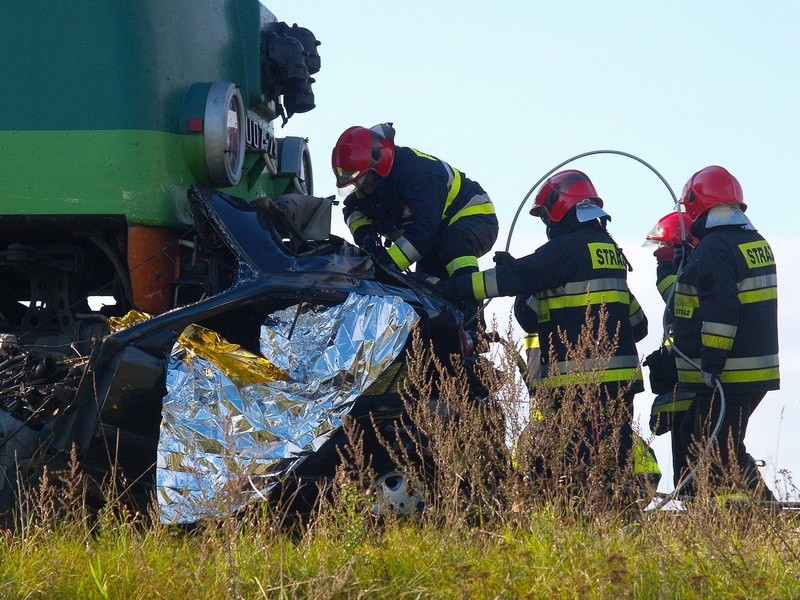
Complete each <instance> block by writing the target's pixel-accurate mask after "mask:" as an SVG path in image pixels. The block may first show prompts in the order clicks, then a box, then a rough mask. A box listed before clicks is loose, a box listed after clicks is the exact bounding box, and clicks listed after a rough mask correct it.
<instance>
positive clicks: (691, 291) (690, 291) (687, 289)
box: [675, 282, 697, 296]
mask: <svg viewBox="0 0 800 600" xmlns="http://www.w3.org/2000/svg"><path fill="white" fill-rule="evenodd" d="M675 293H676V294H684V295H686V296H697V288H696V287H694V286H693V285H689V284H687V283H680V282H678V283H677V284H675Z"/></svg>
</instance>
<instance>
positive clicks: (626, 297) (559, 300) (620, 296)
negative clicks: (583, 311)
mask: <svg viewBox="0 0 800 600" xmlns="http://www.w3.org/2000/svg"><path fill="white" fill-rule="evenodd" d="M611 302H619V303H621V304H628V303H629V302H630V292H623V291H619V290H605V291H602V292H589V293H588V294H586V293H584V294H576V295H571V296H556V297H550V298H540V299H539V310H541V311H542V312H544V311H545V310H554V309H559V308H577V307H580V306H586V305H587V304H603V303H606V304H609V303H611Z"/></svg>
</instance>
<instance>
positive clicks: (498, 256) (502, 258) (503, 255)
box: [492, 250, 516, 267]
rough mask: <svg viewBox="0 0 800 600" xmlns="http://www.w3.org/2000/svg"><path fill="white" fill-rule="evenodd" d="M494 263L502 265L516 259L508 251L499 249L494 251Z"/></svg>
mask: <svg viewBox="0 0 800 600" xmlns="http://www.w3.org/2000/svg"><path fill="white" fill-rule="evenodd" d="M492 260H494V264H496V265H497V266H498V267H499V266H501V265H507V264H508V263H510V262H514V261H515V260H516V259H515V258H514V257H513V256H511V255H510V254H509V253H508V252H502V251H499V250H498V251H497V252H495V253H494V258H493V259H492Z"/></svg>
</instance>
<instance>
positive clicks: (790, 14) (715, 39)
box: [264, 0, 800, 489]
mask: <svg viewBox="0 0 800 600" xmlns="http://www.w3.org/2000/svg"><path fill="white" fill-rule="evenodd" d="M264 3H265V4H266V5H267V6H268V7H269V8H270V9H271V10H272V12H273V13H275V15H276V16H277V17H278V19H280V20H283V21H286V22H287V23H289V24H292V23H297V24H298V25H301V26H303V27H307V28H309V29H311V30H312V31H313V32H314V33H315V34H316V36H317V38H318V39H319V40H320V41H321V42H322V45H321V46H320V48H319V52H320V55H321V57H322V70H321V71H320V72H319V73H318V74H317V75H316V76H315V78H316V80H317V81H316V83H315V84H314V92H315V96H316V103H317V107H316V108H315V109H314V110H313V111H311V112H309V113H306V114H300V115H295V116H294V117H293V118H292V119H291V121H290V122H289V124H288V125H287V126H286V127H285V128H283V129H281V128H280V127H279V126H278V127H276V133H277V135H279V136H283V135H299V136H303V137H307V138H309V145H310V148H311V152H312V157H313V161H314V169H315V178H314V179H315V193H316V195H322V196H326V195H331V194H334V193H335V191H336V190H335V186H334V180H333V176H332V173H331V171H330V152H331V149H332V147H333V145H334V143H335V142H336V139H337V138H338V136H339V134H340V133H341V132H342V131H343V130H344V129H346V128H347V127H349V126H351V125H364V126H371V125H374V124H376V123H379V122H382V121H392V122H393V123H394V125H395V128H396V130H397V138H396V141H397V143H398V144H400V145H408V146H413V147H416V148H418V149H420V150H422V151H424V152H427V153H430V154H434V155H436V156H438V157H439V158H442V159H443V160H446V161H448V162H450V163H451V164H452V165H453V166H455V167H457V168H459V169H461V170H462V171H464V172H465V173H466V174H467V176H469V177H471V178H473V179H476V180H477V181H479V182H480V183H481V184H482V185H483V187H484V188H485V189H486V190H487V191H488V192H489V195H490V196H491V197H492V199H493V200H494V202H495V204H496V206H497V209H498V216H499V218H500V227H501V229H500V239H499V240H498V242H497V245H496V249H502V248H504V247H505V244H506V238H507V236H508V233H509V228H510V226H511V221H512V218H513V216H514V213H515V211H516V210H517V207H518V205H519V203H520V202H521V201H522V198H523V197H524V196H525V194H526V193H527V192H528V190H529V188H530V187H531V186H532V185H533V184H534V183H535V182H536V181H537V180H538V179H539V178H540V177H541V176H542V175H544V173H545V172H547V171H548V170H550V169H551V168H552V167H554V166H556V165H557V164H558V163H560V162H562V161H564V160H567V159H568V158H570V157H572V156H574V155H576V154H579V153H582V152H586V151H590V150H597V149H614V150H620V151H624V152H628V153H631V154H635V155H637V156H639V157H641V158H642V159H644V160H646V161H647V162H649V163H650V164H652V165H653V166H654V167H655V168H656V169H658V170H659V171H660V172H661V174H662V175H663V176H664V177H665V178H666V180H667V181H668V182H669V184H670V185H671V187H672V188H673V190H674V191H675V193H676V194H680V191H681V189H682V187H683V185H684V183H685V182H686V180H687V179H688V178H689V177H690V176H691V174H692V173H694V172H695V171H697V170H699V169H701V168H702V167H705V166H707V165H710V164H720V165H722V166H725V167H726V168H728V169H729V170H730V171H731V172H732V173H734V175H736V177H737V178H738V179H739V180H740V182H741V183H742V186H743V188H744V193H745V199H746V201H747V202H748V204H749V209H748V213H747V214H748V215H749V216H750V218H751V219H752V221H753V222H754V224H755V225H756V227H758V228H759V230H760V231H761V232H762V233H763V234H764V235H765V236H766V237H767V239H768V240H769V241H770V242H771V243H772V245H773V248H774V250H775V252H776V256H777V259H778V270H779V271H778V273H779V303H780V312H781V367H782V379H783V389H782V390H781V391H779V392H772V393H770V394H768V395H767V397H766V399H765V400H764V402H763V403H762V406H761V407H760V408H759V409H758V411H757V412H756V415H755V417H754V420H753V422H752V426H751V430H750V432H749V434H748V437H747V443H748V448H749V449H750V451H751V453H752V454H753V455H754V456H755V457H756V458H763V459H766V460H767V461H768V463H770V470H769V472H768V474H767V475H768V477H769V476H770V475H771V473H772V472H774V471H775V470H778V469H789V470H790V471H792V473H794V475H795V476H797V475H798V474H800V441H795V440H794V435H793V430H794V428H795V426H796V423H797V421H798V419H800V401H799V399H800V377H798V376H795V374H794V372H793V371H795V370H796V369H795V368H794V365H795V364H796V362H797V360H800V342H798V341H796V339H795V338H797V337H798V334H799V333H800V316H795V313H796V312H797V311H795V310H794V304H795V301H794V299H795V298H797V297H798V294H800V275H798V274H796V272H797V271H800V270H798V269H796V268H795V267H794V265H793V264H792V260H793V259H794V256H796V255H798V253H800V242H799V241H798V236H797V235H796V233H795V232H796V230H797V228H798V224H797V219H795V218H790V217H789V215H793V214H795V210H794V204H795V200H794V198H795V197H796V196H797V191H796V188H797V187H798V186H800V176H797V175H795V172H796V170H797V167H798V163H799V162H800V116H798V114H799V112H800V60H798V57H800V41H799V40H800V36H799V35H798V31H800V2H797V1H796V0H778V1H771V2H752V1H748V2H743V1H738V0H729V1H726V2H723V1H719V0H713V1H706V2H696V1H694V2H693V1H687V0H675V1H672V2H668V3H659V4H658V5H656V4H655V3H649V2H592V1H588V0H585V1H569V0H564V1H560V2H541V1H537V0H529V1H527V2H517V1H514V2H502V1H500V2H496V3H492V5H490V4H489V3H485V2H477V1H464V2H455V1H449V0H448V1H439V2H430V1H428V2H422V1H416V0H411V1H406V2H402V3H401V2H381V1H373V2H361V1H355V2H346V3H342V2H339V3H333V2H323V1H321V0H310V1H306V2H297V1H296V0H291V1H290V0H275V1H270V0H265V1H264ZM570 167H571V168H578V169H581V170H583V171H585V172H586V173H587V174H588V175H589V176H590V177H591V178H592V180H593V181H594V183H595V185H596V187H597V189H598V192H599V193H600V195H601V196H602V197H603V199H604V200H605V202H606V208H607V210H608V212H609V213H610V214H611V215H612V222H611V225H610V228H609V229H610V231H611V233H612V235H614V237H615V238H616V239H617V241H618V242H619V243H620V244H621V245H622V246H623V247H624V248H625V250H626V253H627V254H628V256H629V258H630V259H631V261H632V262H633V264H634V267H635V272H634V274H633V277H632V287H633V290H634V292H635V293H636V295H637V297H639V299H640V302H641V303H642V305H643V306H644V308H645V311H646V312H647V314H648V316H649V318H650V323H651V327H650V329H651V332H652V333H651V336H649V337H648V339H647V340H645V341H644V342H643V343H641V344H640V345H639V352H640V354H643V355H644V354H647V353H649V352H650V351H651V350H652V349H654V348H655V347H656V346H657V344H658V337H659V336H660V311H661V310H662V304H661V301H660V299H659V297H658V296H657V294H656V293H655V288H654V285H653V283H654V279H655V274H654V263H653V258H652V257H651V256H649V251H648V250H646V249H642V248H640V244H641V242H642V240H643V238H644V235H645V234H646V233H647V231H648V230H649V229H650V227H651V226H652V225H653V224H654V223H655V222H656V221H657V220H658V218H659V217H661V216H662V215H663V214H665V213H666V212H668V211H669V210H671V208H672V201H671V198H670V195H669V192H668V191H667V189H666V188H665V187H664V185H663V184H662V183H661V182H660V181H659V180H658V178H657V177H655V176H654V175H653V174H652V173H650V172H649V171H648V170H647V169H645V168H644V167H642V166H641V165H639V164H638V163H636V162H634V161H632V160H630V159H627V158H622V157H618V156H596V157H590V158H585V159H581V160H579V161H577V162H575V163H572V164H571V165H570ZM529 204H530V200H529V201H528V205H529ZM790 207H791V209H792V210H791V212H790ZM527 208H528V206H527V205H526V207H525V209H524V210H523V213H522V215H521V216H520V220H519V221H518V223H517V225H516V228H515V231H514V235H513V238H512V244H511V249H512V252H513V253H514V254H515V255H523V254H527V253H529V252H532V251H533V250H534V249H535V248H536V247H537V246H539V245H540V244H542V243H543V242H544V241H545V237H544V231H543V228H542V226H541V224H540V223H538V222H535V221H534V220H533V219H532V218H531V217H529V216H527ZM336 217H340V215H338V214H337V215H336V216H335V218H334V220H335V221H336V220H337V218H336ZM335 229H336V231H337V233H339V234H340V235H343V236H344V237H348V236H347V234H346V233H345V232H346V228H343V225H342V223H341V221H340V220H338V222H337V223H336V224H335ZM482 265H483V266H485V267H488V266H491V259H490V258H489V257H487V258H486V259H484V260H483V261H482ZM490 307H491V308H492V309H493V310H494V311H496V312H498V313H499V314H500V316H501V318H500V322H501V323H505V322H506V321H507V310H508V305H507V304H503V303H501V302H496V303H492V304H491V305H490ZM651 398H652V397H651V395H650V394H649V393H647V394H640V395H639V399H638V400H637V412H638V413H640V414H642V413H645V412H646V411H648V410H649V405H650V402H651ZM654 447H655V449H656V451H657V453H658V456H659V461H660V462H661V463H662V466H663V465H665V464H667V465H668V464H669V460H668V454H669V451H668V442H667V440H666V439H665V436H662V438H658V439H656V440H655V443H654ZM668 478H669V477H668V476H667V477H666V478H665V479H668ZM668 487H669V486H666V487H665V486H662V488H664V489H667V488H668Z"/></svg>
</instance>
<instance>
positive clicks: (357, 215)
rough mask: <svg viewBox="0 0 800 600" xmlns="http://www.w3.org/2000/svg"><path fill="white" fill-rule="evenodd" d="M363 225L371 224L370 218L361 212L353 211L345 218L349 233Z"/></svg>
mask: <svg viewBox="0 0 800 600" xmlns="http://www.w3.org/2000/svg"><path fill="white" fill-rule="evenodd" d="M364 225H372V219H370V218H369V217H368V216H367V215H365V214H364V213H362V212H359V211H354V212H352V213H351V214H350V216H349V217H348V218H347V227H348V228H349V229H350V233H355V232H356V231H357V230H358V229H360V228H361V227H363V226H364Z"/></svg>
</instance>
